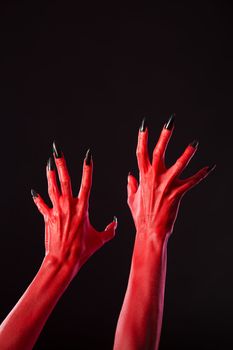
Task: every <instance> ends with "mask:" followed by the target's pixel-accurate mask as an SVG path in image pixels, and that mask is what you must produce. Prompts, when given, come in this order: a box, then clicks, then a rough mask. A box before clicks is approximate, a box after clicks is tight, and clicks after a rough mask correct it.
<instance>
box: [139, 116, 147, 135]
mask: <svg viewBox="0 0 233 350" xmlns="http://www.w3.org/2000/svg"><path fill="white" fill-rule="evenodd" d="M139 130H140V131H141V132H144V131H145V130H146V118H143V119H142V124H141V126H140V129H139Z"/></svg>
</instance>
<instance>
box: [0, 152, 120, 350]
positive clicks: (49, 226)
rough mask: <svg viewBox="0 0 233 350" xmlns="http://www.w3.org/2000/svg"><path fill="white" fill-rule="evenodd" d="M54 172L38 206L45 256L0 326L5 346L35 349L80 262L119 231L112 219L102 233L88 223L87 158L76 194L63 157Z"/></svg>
mask: <svg viewBox="0 0 233 350" xmlns="http://www.w3.org/2000/svg"><path fill="white" fill-rule="evenodd" d="M55 163H56V167H57V170H58V175H59V180H60V184H61V193H60V190H59V188H58V186H57V182H56V173H55V170H49V169H48V167H47V178H48V191H49V196H50V199H51V201H52V204H53V208H49V207H48V206H47V205H46V204H45V203H44V201H43V199H42V198H41V197H40V196H39V195H38V196H37V197H34V201H35V204H36V205H37V207H38V209H39V211H40V212H41V213H42V215H43V216H44V220H45V257H44V260H43V262H42V265H41V267H40V269H39V271H38V273H37V275H36V276H35V278H34V280H33V281H32V283H31V284H30V285H29V287H28V288H27V290H26V291H25V293H24V294H23V296H22V297H21V299H20V300H19V301H18V303H17V304H16V305H15V307H14V308H13V310H12V311H11V312H10V313H9V315H8V316H7V318H6V319H5V320H4V321H3V323H2V325H1V327H0V348H1V350H29V349H32V348H33V346H34V344H35V342H36V340H37V338H38V336H39V334H40V332H41V330H42V328H43V326H44V324H45V322H46V320H47V319H48V317H49V315H50V313H51V312H52V310H53V308H54V307H55V305H56V303H57V302H58V300H59V298H60V297H61V296H62V294H63V293H64V291H65V290H66V288H67V287H68V285H69V284H70V282H71V281H72V279H73V278H74V277H75V276H76V274H77V273H78V271H79V270H80V268H81V266H82V265H83V264H84V263H85V262H86V261H87V260H88V259H89V257H90V256H91V255H92V254H93V253H94V252H95V251H96V250H98V249H99V248H101V247H102V246H103V245H104V244H105V243H106V242H107V241H109V240H110V239H112V238H113V237H114V234H115V229H116V226H117V223H116V222H115V221H113V222H112V223H111V224H110V225H108V226H107V227H106V229H105V230H104V231H103V232H97V231H96V230H95V229H94V228H93V227H92V226H91V224H90V221H89V215H88V202H89V194H90V189H91V182H92V168H93V164H92V160H91V163H90V165H86V162H85V161H84V165H83V176H82V182H81V187H80V191H79V195H78V197H77V198H75V197H73V195H72V190H71V182H70V177H69V174H68V170H67V167H66V162H65V159H64V156H62V157H61V158H57V159H56V158H55Z"/></svg>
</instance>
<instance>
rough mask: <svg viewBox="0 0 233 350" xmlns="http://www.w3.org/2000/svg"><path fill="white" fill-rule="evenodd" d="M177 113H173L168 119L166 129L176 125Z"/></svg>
mask: <svg viewBox="0 0 233 350" xmlns="http://www.w3.org/2000/svg"><path fill="white" fill-rule="evenodd" d="M174 119H175V113H173V114H172V115H171V116H170V118H169V119H168V121H167V123H166V124H165V125H164V129H167V130H171V129H172V128H173V125H174Z"/></svg>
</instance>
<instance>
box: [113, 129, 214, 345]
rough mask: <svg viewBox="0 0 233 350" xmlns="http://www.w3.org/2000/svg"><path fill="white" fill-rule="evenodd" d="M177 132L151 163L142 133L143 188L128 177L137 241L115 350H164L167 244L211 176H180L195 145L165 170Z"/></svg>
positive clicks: (166, 133) (163, 141) (165, 137)
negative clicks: (189, 201)
mask: <svg viewBox="0 0 233 350" xmlns="http://www.w3.org/2000/svg"><path fill="white" fill-rule="evenodd" d="M172 131H173V129H172V130H167V129H165V128H163V130H162V132H161V135H160V138H159V140H158V143H157V145H156V146H155V149H154V152H153V159H152V162H150V159H149V155H148V150H147V139H148V130H147V129H146V130H145V131H144V132H141V131H139V134H138V145H137V152H136V153H137V160H138V167H139V172H140V182H139V184H138V182H137V180H136V179H135V178H134V177H133V176H132V175H129V176H128V205H129V207H130V210H131V213H132V216H133V219H134V223H135V227H136V237H135V244H134V250H133V255H132V263H131V269H130V276H129V281H128V286H127V290H126V295H125V298H124V302H123V306H122V310H121V313H120V316H119V320H118V324H117V329H116V334H115V342H114V350H147V349H148V350H154V349H158V346H159V340H160V333H161V326H162V315H163V304H164V289H165V278H166V264H167V241H168V238H169V236H170V235H171V233H172V230H173V226H174V223H175V220H176V216H177V213H178V209H179V204H180V200H181V198H182V196H183V195H184V194H185V192H186V191H188V190H189V189H190V188H192V187H193V186H195V185H196V184H197V183H199V182H200V181H201V180H202V179H204V178H205V177H206V175H207V174H208V167H204V168H203V169H201V170H200V171H199V172H197V173H196V174H195V175H193V176H191V177H189V178H187V179H185V180H183V179H182V180H181V179H179V175H180V174H181V172H182V171H183V170H184V168H185V167H186V166H187V164H188V163H189V161H190V159H191V158H192V156H193V155H194V153H195V152H196V148H195V147H193V146H191V145H189V146H188V147H187V148H186V149H185V151H184V153H183V154H182V155H181V157H180V158H179V159H178V160H177V161H176V163H175V164H174V165H173V166H172V167H170V168H167V167H166V166H165V161H164V157H165V151H166V147H167V144H168V141H169V139H170V137H171V134H172Z"/></svg>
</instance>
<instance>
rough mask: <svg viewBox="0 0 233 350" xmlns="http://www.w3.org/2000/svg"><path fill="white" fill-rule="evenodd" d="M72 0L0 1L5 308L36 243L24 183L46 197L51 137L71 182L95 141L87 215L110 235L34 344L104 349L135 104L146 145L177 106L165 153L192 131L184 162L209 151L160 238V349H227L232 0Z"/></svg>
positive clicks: (121, 270)
mask: <svg viewBox="0 0 233 350" xmlns="http://www.w3.org/2000/svg"><path fill="white" fill-rule="evenodd" d="M74 3H75V2H73V4H72V5H71V4H70V3H68V2H65V1H64V2H58V1H57V2H49V3H48V4H47V5H42V4H41V2H39V1H34V2H32V1H31V2H28V3H26V2H22V1H21V2H20V1H18V2H16V1H15V2H13V1H7V2H4V1H3V2H1V5H0V6H1V10H0V11H1V18H0V28H1V34H0V43H1V55H0V67H1V68H0V89H1V91H0V92H1V95H0V99H1V103H0V113H1V137H0V147H1V182H0V184H1V201H0V205H1V206H0V210H1V234H0V247H1V253H0V267H1V296H0V298H1V299H0V300H1V307H0V310H1V319H2V320H3V319H4V318H5V317H6V315H7V314H8V312H9V311H10V309H11V308H12V307H13V306H14V304H15V303H16V301H17V300H18V299H19V298H20V296H21V295H22V293H23V292H24V290H25V289H26V287H27V286H28V284H29V283H30V281H31V280H32V278H33V277H34V275H35V274H36V271H37V270H38V268H39V266H40V264H41V261H42V259H43V254H44V245H43V239H44V237H43V235H44V224H43V218H42V216H41V215H40V214H39V213H38V212H37V209H36V207H35V206H34V204H33V201H32V199H31V195H30V189H31V188H35V189H36V190H37V191H38V192H39V193H40V194H41V195H42V196H43V197H44V198H45V199H46V200H47V201H48V195H47V191H46V186H47V183H46V177H45V166H46V161H47V159H48V157H49V156H50V155H51V146H52V141H53V139H54V138H55V139H56V140H57V142H58V143H59V145H60V147H61V149H62V150H63V152H64V154H65V156H66V158H67V162H68V166H69V169H70V174H71V177H72V183H73V190H74V193H75V194H77V192H78V187H79V183H80V178H81V169H82V161H83V158H84V156H85V152H86V150H87V149H88V148H89V147H91V149H92V153H93V159H94V181H93V188H92V195H91V201H90V217H91V221H92V223H93V225H94V226H95V227H96V228H97V229H99V230H101V229H103V228H104V227H105V225H106V224H107V223H108V222H110V221H111V220H112V217H113V215H116V216H117V217H118V222H119V225H118V229H117V234H116V237H115V239H114V240H113V241H111V242H110V243H108V244H106V245H105V247H103V248H102V249H101V250H100V251H98V252H97V253H96V254H95V255H94V256H93V257H92V258H91V259H90V260H89V261H88V263H87V264H86V265H85V266H84V267H83V268H82V270H81V271H80V273H79V274H78V276H77V277H76V279H75V280H74V281H73V282H72V284H71V285H70V287H69V288H68V290H67V291H66V293H65V294H64V296H63V297H62V299H61V300H60V301H59V303H58V305H57V306H56V308H55V310H54V312H53V313H52V315H51V317H50V318H49V320H48V322H47V324H46V326H45V328H44V330H43V332H42V334H41V336H40V339H39V340H38V342H37V345H36V347H35V348H36V349H43V350H46V349H93V348H95V349H103V350H104V349H111V348H112V343H113V338H114V331H115V327H116V322H117V318H118V315H119V311H120V309H121V305H122V301H123V297H124V293H125V289H126V285H127V279H128V273H129V267H130V261H131V254H132V248H133V241H134V234H135V229H134V225H133V221H132V218H131V215H130V212H129V209H128V207H127V204H126V182H127V173H128V171H132V172H133V173H134V174H135V175H137V163H136V157H135V147H136V141H137V132H138V127H139V125H140V122H141V119H142V117H144V116H146V117H147V121H148V127H149V137H150V140H149V146H150V151H151V152H152V150H153V146H154V145H155V142H156V140H157V138H158V135H159V133H160V130H161V128H162V126H163V125H164V123H165V122H166V120H167V119H168V117H169V116H170V114H171V113H172V112H175V113H176V124H175V131H174V134H173V138H172V140H171V141H170V144H169V148H168V150H167V164H168V165H170V164H172V163H173V162H174V161H175V160H176V158H177V157H178V156H179V155H180V154H181V152H182V151H183V149H184V148H185V147H186V145H187V144H188V143H189V142H191V141H192V140H193V139H195V138H197V139H198V140H199V142H200V144H199V150H198V152H197V154H196V155H195V157H194V159H193V160H192V162H191V163H190V165H189V167H188V169H187V170H185V173H184V175H186V176H188V175H190V174H192V173H194V172H195V171H197V170H198V169H199V168H201V167H202V166H205V165H209V164H212V163H216V164H217V168H216V170H215V171H214V173H212V174H211V176H210V177H209V178H208V179H206V180H205V181H203V182H202V183H201V184H200V185H199V186H197V187H196V188H195V189H193V190H192V191H191V192H190V193H188V194H187V195H186V196H185V198H184V199H183V202H182V205H181V208H180V213H179V216H178V219H177V222H176V225H175V229H174V234H173V235H172V237H171V239H170V241H169V246H168V272H167V284H166V295H165V309H164V320H163V329H162V336H161V344H160V349H161V350H165V349H197V348H198V349H223V348H227V349H230V348H232V346H233V341H232V336H231V334H232V315H233V302H232V295H233V283H232V281H233V277H232V269H233V254H232V251H233V247H232V245H233V235H232V204H231V197H232V185H231V181H232V173H231V162H232V132H231V128H232V127H231V119H232V15H233V11H232V8H231V7H230V6H229V5H226V4H222V5H219V4H218V5H216V4H215V3H214V2H207V3H205V4H204V5H202V6H194V5H193V6H191V5H186V6H184V5H181V4H178V3H176V5H174V4H173V5H172V4H170V5H164V6H162V5H160V6H154V7H147V8H146V7H143V6H141V7H138V8H136V7H134V8H124V7H117V8H110V7H109V8H107V7H104V6H102V7H101V6H100V5H98V6H97V5H95V6H94V7H92V6H91V5H90V4H87V5H86V6H82V7H81V6H78V5H77V4H76V5H74Z"/></svg>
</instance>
